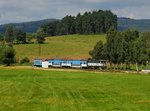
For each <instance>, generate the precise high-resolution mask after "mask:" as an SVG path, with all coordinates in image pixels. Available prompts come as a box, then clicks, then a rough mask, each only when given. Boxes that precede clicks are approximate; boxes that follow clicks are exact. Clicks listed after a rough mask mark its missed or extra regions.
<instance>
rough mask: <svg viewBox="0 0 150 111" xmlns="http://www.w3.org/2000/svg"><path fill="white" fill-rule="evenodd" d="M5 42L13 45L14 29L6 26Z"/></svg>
mask: <svg viewBox="0 0 150 111" xmlns="http://www.w3.org/2000/svg"><path fill="white" fill-rule="evenodd" d="M5 41H6V42H7V43H13V41H14V27H13V26H11V25H10V26H8V27H7V29H6V32H5Z"/></svg>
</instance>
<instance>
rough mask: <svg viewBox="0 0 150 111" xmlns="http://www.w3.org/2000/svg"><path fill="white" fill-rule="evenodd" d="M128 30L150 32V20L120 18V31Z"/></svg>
mask: <svg viewBox="0 0 150 111" xmlns="http://www.w3.org/2000/svg"><path fill="white" fill-rule="evenodd" d="M128 28H134V29H137V30H139V31H145V30H148V31H150V19H130V18H118V30H119V31H123V30H125V29H128Z"/></svg>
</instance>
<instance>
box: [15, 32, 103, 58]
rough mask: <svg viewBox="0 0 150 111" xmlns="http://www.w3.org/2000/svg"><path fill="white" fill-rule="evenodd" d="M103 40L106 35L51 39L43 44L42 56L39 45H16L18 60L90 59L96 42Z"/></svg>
mask: <svg viewBox="0 0 150 111" xmlns="http://www.w3.org/2000/svg"><path fill="white" fill-rule="evenodd" d="M99 40H103V41H104V42H105V35H67V36H58V37H49V38H47V39H46V43H45V44H42V45H41V47H42V52H41V56H40V57H39V56H38V55H39V54H38V48H39V47H38V44H24V45H15V46H14V47H15V49H16V52H17V58H19V59H21V58H23V57H29V58H30V59H31V60H33V59H34V58H44V59H45V58H74V59H76V58H79V59H82V58H89V57H90V56H89V54H88V53H89V51H90V50H91V49H93V47H94V45H95V44H96V42H98V41H99Z"/></svg>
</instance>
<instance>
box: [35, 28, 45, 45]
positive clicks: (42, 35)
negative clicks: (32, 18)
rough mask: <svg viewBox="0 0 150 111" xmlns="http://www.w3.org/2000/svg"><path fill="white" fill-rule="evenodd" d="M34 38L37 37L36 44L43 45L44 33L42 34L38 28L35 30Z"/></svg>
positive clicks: (42, 31) (41, 30)
mask: <svg viewBox="0 0 150 111" xmlns="http://www.w3.org/2000/svg"><path fill="white" fill-rule="evenodd" d="M36 36H37V42H38V43H39V44H42V43H44V41H45V36H46V34H45V32H44V30H43V29H42V28H39V29H38V30H37V32H36Z"/></svg>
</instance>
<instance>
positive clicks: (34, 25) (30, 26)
mask: <svg viewBox="0 0 150 111" xmlns="http://www.w3.org/2000/svg"><path fill="white" fill-rule="evenodd" d="M53 21H56V19H45V20H39V21H31V22H23V23H10V24H4V25H0V32H5V30H6V28H7V26H8V25H13V26H15V27H16V28H20V29H21V30H23V31H24V32H29V33H33V32H35V31H36V30H37V29H38V27H40V26H41V25H43V24H45V23H48V22H53Z"/></svg>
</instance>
